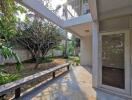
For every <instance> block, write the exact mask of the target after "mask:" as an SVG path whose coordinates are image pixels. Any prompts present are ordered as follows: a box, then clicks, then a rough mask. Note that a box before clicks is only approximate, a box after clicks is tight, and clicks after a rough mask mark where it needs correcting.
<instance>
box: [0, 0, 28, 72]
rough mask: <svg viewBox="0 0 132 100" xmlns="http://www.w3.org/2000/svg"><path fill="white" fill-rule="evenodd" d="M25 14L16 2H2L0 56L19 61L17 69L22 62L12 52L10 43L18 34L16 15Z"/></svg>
mask: <svg viewBox="0 0 132 100" xmlns="http://www.w3.org/2000/svg"><path fill="white" fill-rule="evenodd" d="M18 11H20V12H25V10H24V8H22V7H21V6H18V5H17V4H16V3H15V1H14V0H0V14H1V16H0V55H1V56H3V57H4V58H5V59H7V58H11V57H14V58H15V60H16V61H17V66H16V68H17V69H20V66H21V62H20V60H19V57H18V56H17V54H15V52H13V51H12V49H11V46H10V43H9V41H10V40H11V39H12V38H13V37H14V36H15V35H16V34H17V28H16V24H17V21H18V18H17V17H16V15H15V14H16V13H17V12H18Z"/></svg>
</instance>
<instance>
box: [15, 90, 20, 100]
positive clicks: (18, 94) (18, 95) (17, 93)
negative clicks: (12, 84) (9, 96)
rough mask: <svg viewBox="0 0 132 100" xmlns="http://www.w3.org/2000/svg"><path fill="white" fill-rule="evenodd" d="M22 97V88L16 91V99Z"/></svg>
mask: <svg viewBox="0 0 132 100" xmlns="http://www.w3.org/2000/svg"><path fill="white" fill-rule="evenodd" d="M20 95H21V88H17V89H16V90H15V99H18V98H19V97H20Z"/></svg>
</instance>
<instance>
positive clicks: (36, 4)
mask: <svg viewBox="0 0 132 100" xmlns="http://www.w3.org/2000/svg"><path fill="white" fill-rule="evenodd" d="M16 1H17V2H18V3H20V4H22V5H23V6H25V7H27V8H28V9H30V10H32V11H34V12H35V13H37V14H38V15H40V17H43V18H46V19H47V20H49V21H51V22H53V23H55V24H56V25H58V26H60V27H61V28H63V24H64V21H63V20H62V19H60V18H59V17H58V16H56V15H55V14H54V13H53V12H52V11H50V10H49V9H48V8H46V7H45V6H44V5H43V3H42V2H41V1H39V0H16Z"/></svg>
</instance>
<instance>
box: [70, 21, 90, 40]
mask: <svg viewBox="0 0 132 100" xmlns="http://www.w3.org/2000/svg"><path fill="white" fill-rule="evenodd" d="M68 30H70V31H71V32H74V33H76V34H75V35H78V36H79V37H84V36H87V35H89V34H90V32H89V31H90V23H85V24H80V25H74V26H71V27H69V28H68Z"/></svg>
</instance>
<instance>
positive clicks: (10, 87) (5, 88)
mask: <svg viewBox="0 0 132 100" xmlns="http://www.w3.org/2000/svg"><path fill="white" fill-rule="evenodd" d="M69 67H70V64H69V63H66V64H63V65H59V66H56V67H54V68H50V69H48V70H45V71H42V72H39V73H36V74H34V75H30V76H28V77H25V78H22V79H20V80H17V81H14V82H11V83H7V84H5V85H1V86H0V96H4V95H6V94H7V93H8V92H9V91H15V99H17V98H19V97H20V95H21V87H22V86H23V85H25V84H27V83H31V82H33V81H36V80H38V79H39V78H40V77H43V76H45V75H47V74H49V73H52V77H53V78H55V77H56V73H55V72H56V71H57V70H59V69H62V68H67V71H69Z"/></svg>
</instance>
